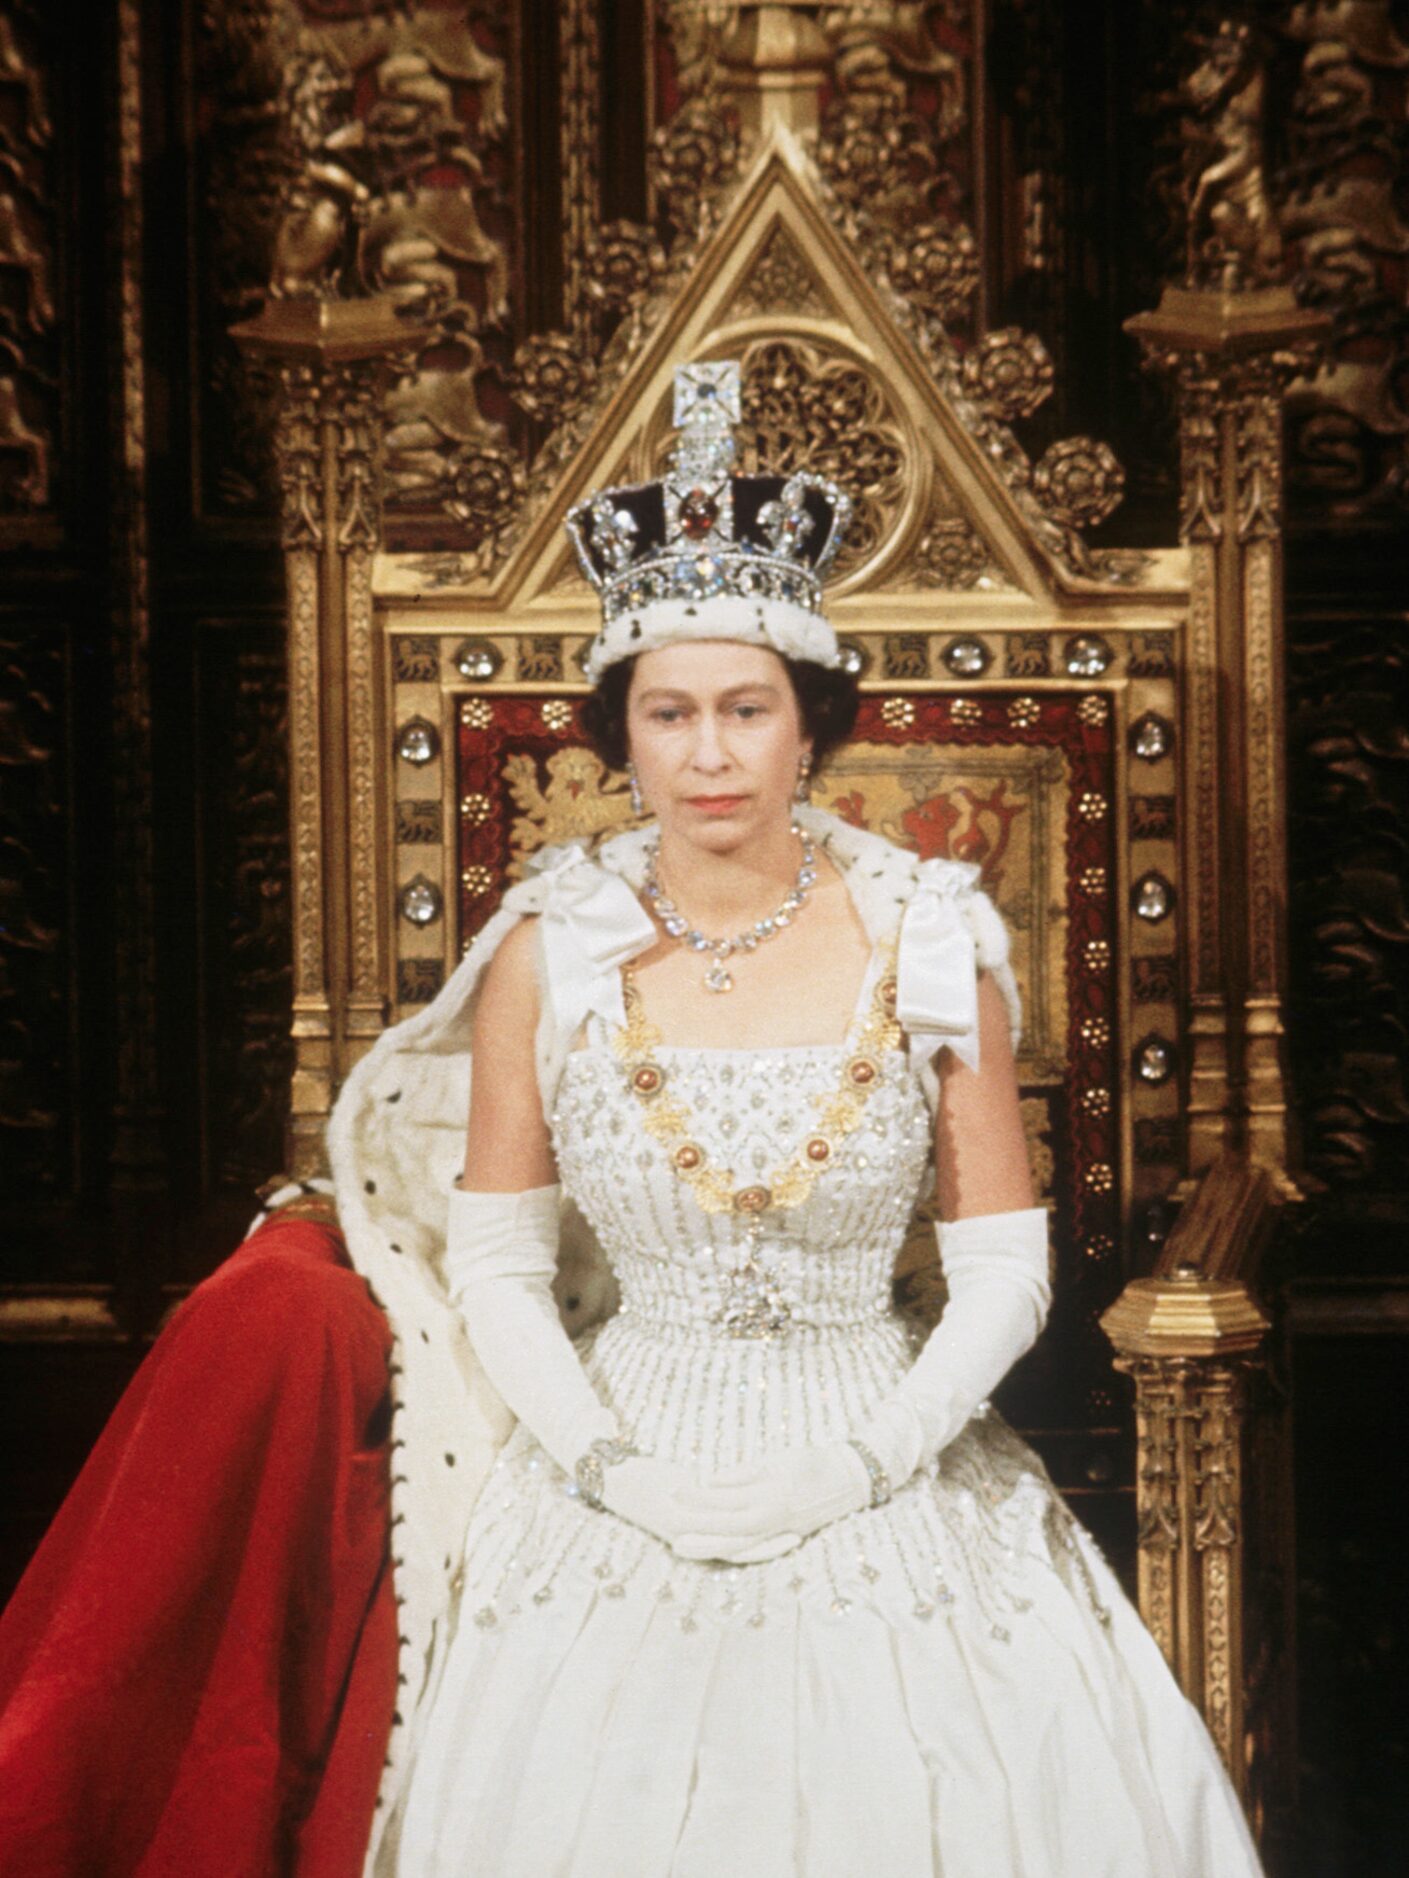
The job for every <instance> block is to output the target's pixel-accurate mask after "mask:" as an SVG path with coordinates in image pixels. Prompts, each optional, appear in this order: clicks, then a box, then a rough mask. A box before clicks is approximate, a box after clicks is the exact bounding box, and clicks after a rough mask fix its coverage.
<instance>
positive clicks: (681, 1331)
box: [391, 974, 1259, 1878]
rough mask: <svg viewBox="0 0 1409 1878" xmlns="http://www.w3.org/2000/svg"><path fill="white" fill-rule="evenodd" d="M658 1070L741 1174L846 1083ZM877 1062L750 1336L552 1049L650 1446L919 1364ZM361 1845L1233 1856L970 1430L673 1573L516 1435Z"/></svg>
mask: <svg viewBox="0 0 1409 1878" xmlns="http://www.w3.org/2000/svg"><path fill="white" fill-rule="evenodd" d="M873 975H874V974H873ZM592 1021H593V1024H594V1026H596V1025H597V1023H598V1020H596V1019H594V1020H592ZM653 1056H654V1058H655V1060H656V1061H657V1062H659V1063H660V1064H661V1065H662V1066H663V1067H664V1068H665V1070H666V1075H667V1079H668V1082H669V1085H670V1092H671V1095H672V1097H673V1098H674V1099H676V1100H683V1102H684V1103H685V1105H686V1107H687V1108H688V1110H689V1111H690V1113H691V1115H692V1117H693V1129H692V1133H693V1138H694V1139H695V1140H696V1141H698V1142H699V1143H700V1144H701V1145H702V1146H703V1147H704V1148H705V1150H706V1152H707V1153H708V1154H709V1156H710V1157H711V1160H712V1162H713V1164H714V1165H715V1166H722V1167H728V1168H730V1169H732V1170H733V1172H734V1176H735V1183H736V1184H738V1185H741V1184H743V1183H744V1182H745V1180H746V1179H747V1178H749V1177H753V1178H756V1179H759V1180H762V1179H764V1178H766V1176H767V1174H768V1172H769V1170H770V1169H773V1168H776V1167H777V1166H778V1164H779V1163H780V1161H782V1160H783V1159H784V1158H786V1156H787V1155H788V1154H789V1153H790V1152H791V1151H792V1150H793V1148H794V1147H795V1146H796V1145H797V1144H798V1143H799V1142H800V1141H801V1140H803V1139H805V1138H806V1136H807V1135H808V1134H809V1133H812V1132H815V1129H816V1126H817V1123H816V1120H815V1116H816V1113H817V1110H816V1108H815V1106H814V1099H815V1098H817V1097H825V1096H826V1095H828V1094H830V1093H831V1092H833V1091H834V1090H835V1089H836V1087H837V1082H838V1076H839V1073H840V1068H841V1065H842V1063H843V1061H844V1060H845V1058H844V1052H843V1047H842V1046H836V1047H828V1046H821V1047H810V1046H809V1047H802V1048H793V1049H774V1050H758V1051H742V1050H733V1049H658V1050H656V1051H654V1052H653ZM881 1072H882V1073H881V1076H880V1079H879V1082H878V1084H877V1086H876V1088H875V1092H874V1093H873V1094H872V1096H871V1098H870V1100H869V1102H868V1104H867V1106H866V1108H865V1111H864V1117H863V1120H862V1123H861V1125H860V1126H859V1127H858V1128H857V1129H856V1131H855V1132H854V1133H852V1134H851V1135H850V1136H848V1137H847V1139H846V1140H845V1141H844V1143H843V1144H842V1146H841V1148H840V1150H839V1151H838V1152H837V1154H836V1155H835V1157H834V1159H833V1162H832V1164H831V1165H830V1166H829V1168H828V1169H827V1171H826V1173H825V1174H823V1175H822V1176H821V1177H820V1178H819V1179H818V1180H817V1182H816V1184H815V1186H814V1187H813V1188H812V1191H811V1193H810V1195H809V1197H808V1198H807V1200H806V1201H805V1202H804V1203H803V1205H802V1206H801V1207H799V1208H797V1209H795V1210H794V1211H792V1212H789V1213H779V1214H773V1215H769V1216H768V1219H769V1224H768V1226H767V1235H768V1238H767V1244H768V1252H769V1260H770V1263H771V1264H772V1266H773V1267H774V1268H775V1270H776V1272H777V1273H778V1275H779V1276H780V1278H781V1279H782V1280H783V1282H784V1286H785V1289H786V1292H787V1294H788V1296H789V1298H790V1301H791V1305H792V1311H793V1316H792V1321H791V1325H790V1327H789V1329H788V1331H787V1333H786V1334H784V1335H782V1336H779V1337H776V1338H774V1339H768V1340H763V1339H757V1338H734V1337H731V1336H729V1335H727V1334H726V1333H725V1332H724V1331H723V1330H722V1329H721V1328H720V1326H719V1325H718V1324H717V1323H716V1322H715V1318H716V1314H717V1313H718V1312H719V1310H720V1308H721V1301H722V1298H723V1291H724V1287H723V1279H722V1277H721V1272H722V1270H723V1269H724V1268H725V1267H727V1266H728V1265H729V1264H731V1263H733V1262H734V1260H735V1258H736V1256H737V1243H736V1241H737V1234H736V1228H735V1226H734V1222H733V1220H732V1219H731V1218H730V1217H729V1216H728V1215H719V1214H706V1213H704V1212H703V1211H701V1209H700V1208H699V1207H698V1206H697V1204H696V1202H695V1200H694V1198H693V1196H692V1194H691V1193H690V1191H689V1189H688V1188H687V1187H686V1186H685V1185H684V1183H683V1182H682V1181H681V1180H680V1179H679V1177H678V1176H677V1175H676V1174H675V1173H674V1172H673V1171H672V1170H671V1168H670V1166H669V1165H668V1163H667V1160H666V1153H665V1149H664V1148H663V1147H662V1146H661V1145H660V1144H659V1143H657V1142H656V1141H655V1140H653V1139H652V1138H651V1137H650V1136H648V1135H647V1133H646V1132H645V1131H644V1129H643V1127H642V1114H641V1105H640V1102H639V1099H638V1098H637V1097H636V1096H635V1095H634V1094H633V1093H632V1092H631V1091H630V1090H629V1089H628V1088H627V1086H626V1077H625V1075H624V1073H623V1070H622V1066H621V1064H620V1062H619V1061H618V1060H617V1058H616V1056H615V1055H614V1054H613V1051H612V1049H611V1047H610V1044H609V1042H608V1040H607V1037H606V1034H605V1032H604V1031H601V1030H597V1029H594V1030H593V1031H592V1032H591V1033H589V1041H588V1045H587V1047H586V1048H585V1049H581V1050H579V1051H577V1052H576V1053H575V1054H574V1055H572V1056H571V1057H570V1058H569V1059H568V1064H567V1068H566V1071H565V1073H564V1077H563V1080H562V1083H561V1086H560V1091H559V1098H558V1103H557V1108H556V1112H555V1115H554V1134H555V1142H556V1148H557V1154H558V1162H559V1168H560V1172H561V1177H562V1180H563V1183H564V1185H565V1187H566V1189H567V1191H568V1192H569V1193H570V1195H571V1196H572V1198H573V1199H574V1200H575V1201H576V1202H577V1204H578V1205H579V1206H580V1208H581V1209H582V1211H583V1213H584V1214H585V1216H586V1217H587V1219H588V1220H589V1221H590V1222H591V1224H592V1226H593V1227H594V1229H595V1231H596V1233H597V1236H598V1238H599V1240H600V1241H601V1244H602V1246H603V1248H604V1249H605V1251H606V1253H607V1255H608V1257H609V1259H610V1261H611V1264H612V1266H613V1268H614V1270H615V1272H616V1275H617V1278H618V1280H619V1282H620V1286H621V1293H622V1306H621V1309H620V1311H619V1312H618V1313H617V1314H616V1315H615V1316H614V1317H613V1318H611V1319H610V1320H609V1321H608V1322H607V1323H606V1324H605V1325H604V1326H603V1327H602V1328H601V1329H600V1330H599V1331H598V1332H596V1333H595V1335H593V1334H590V1333H589V1336H588V1337H587V1338H584V1339H583V1341H582V1343H581V1344H580V1345H579V1348H580V1350H581V1352H582V1357H583V1362H584V1364H585V1366H586V1369H587V1373H588V1375H589V1376H590V1377H591V1379H592V1381H593V1383H594V1384H595V1386H596V1387H597V1389H598V1390H599V1391H600V1393H601V1395H602V1396H603V1398H604V1399H605V1400H607V1401H608V1402H610V1403H611V1405H612V1407H613V1408H614V1409H615V1410H616V1412H617V1414H618V1416H619V1417H620V1420H621V1424H622V1426H623V1428H624V1429H625V1430H627V1431H628V1432H629V1434H630V1436H631V1437H632V1438H634V1440H635V1441H636V1443H637V1445H638V1446H639V1447H641V1448H642V1449H643V1450H647V1451H650V1452H652V1453H655V1454H658V1455H666V1456H671V1457H674V1458H678V1459H681V1460H686V1461H690V1462H693V1463H697V1464H698V1465H699V1466H700V1467H703V1468H710V1467H714V1466H716V1465H722V1464H725V1463H731V1462H737V1461H741V1460H748V1459H752V1458H755V1457H758V1456H762V1455H766V1454H773V1453H776V1452H778V1451H779V1450H781V1449H786V1448H788V1447H790V1446H794V1445H797V1444H799V1443H808V1442H822V1441H828V1440H831V1439H834V1438H838V1437H844V1436H845V1435H846V1434H848V1433H849V1432H850V1431H851V1430H852V1429H854V1428H855V1427H857V1426H858V1424H859V1423H860V1422H861V1421H862V1420H863V1418H864V1417H865V1415H866V1414H867V1412H868V1410H869V1409H870V1408H871V1407H872V1405H873V1404H874V1403H875V1402H876V1401H877V1400H878V1399H879V1398H880V1397H881V1396H882V1395H884V1394H885V1393H886V1392H887V1391H888V1390H889V1389H890V1388H891V1387H892V1386H893V1385H894V1383H895V1381H896V1380H897V1378H898V1377H899V1376H900V1375H901V1374H902V1373H903V1372H904V1370H905V1369H906V1368H907V1367H908V1365H909V1364H910V1363H911V1361H913V1354H914V1351H913V1345H912V1341H911V1337H910V1335H909V1334H908V1333H907V1329H906V1327H905V1326H904V1324H903V1323H902V1322H901V1321H900V1320H899V1319H898V1318H897V1316H896V1315H895V1314H894V1313H893V1311H892V1309H891V1303H890V1279H891V1272H892V1269H893V1267H894V1264H895V1260H896V1255H897V1252H898V1250H899V1247H900V1243H901V1240H902V1238H903V1235H904V1232H905V1230H906V1227H907V1224H908V1221H909V1219H910V1215H911V1210H912V1206H913V1204H914V1202H915V1200H916V1198H917V1196H918V1195H919V1194H920V1192H921V1190H922V1188H923V1187H924V1185H925V1183H926V1182H927V1181H929V1180H931V1179H932V1168H931V1125H930V1119H929V1115H928V1111H927V1108H926V1105H925V1101H924V1098H923V1095H922V1092H921V1090H920V1087H919V1085H918V1083H917V1081H916V1080H915V1078H914V1075H913V1073H912V1071H911V1070H910V1068H909V1065H908V1061H907V1058H906V1056H905V1055H904V1054H903V1052H901V1051H898V1050H897V1051H888V1052H886V1053H885V1054H884V1056H883V1057H882V1058H881ZM809 1118H813V1119H811V1120H809ZM391 1840H392V1844H393V1846H395V1847H397V1851H396V1853H395V1860H396V1863H395V1869H396V1871H397V1873H398V1874H399V1875H400V1878H442V1875H443V1878H451V1875H452V1874H453V1875H454V1878H470V1875H471V1874H473V1875H474V1878H569V1875H571V1878H794V1875H795V1874H796V1875H797V1878H863V1875H864V1878H873V1875H876V1874H879V1875H881V1878H922V1875H924V1878H929V1875H930V1874H934V1875H935V1878H939V1875H940V1874H942V1878H1243V1875H1244V1874H1249V1873H1257V1872H1258V1870H1259V1866H1258V1861H1257V1856H1256V1853H1255V1851H1254V1849H1253V1845H1252V1842H1251V1839H1250V1837H1249V1835H1248V1832H1247V1829H1246V1827H1245V1825H1244V1823H1243V1818H1242V1815H1241V1813H1240V1811H1239V1808H1238V1804H1237V1800H1236V1798H1235V1796H1234V1794H1233V1791H1232V1788H1231V1786H1230V1784H1229V1782H1228V1780H1227V1778H1226V1776H1225V1774H1224V1772H1223V1769H1222V1767H1221V1765H1220V1763H1219V1760H1218V1757H1217V1754H1216V1752H1215V1750H1214V1747H1213V1744H1212V1741H1211V1739H1210V1737H1209V1735H1208V1733H1207V1731H1206V1730H1205V1728H1204V1726H1203V1723H1202V1721H1201V1720H1200V1718H1199V1716H1198V1714H1197V1713H1196V1711H1195V1710H1194V1709H1193V1707H1192V1706H1191V1705H1190V1703H1189V1702H1188V1701H1187V1700H1186V1699H1185V1697H1184V1695H1183V1694H1182V1693H1181V1691H1180V1690H1179V1688H1178V1685H1177V1684H1176V1683H1175V1681H1174V1679H1173V1677H1172V1676H1171V1674H1170V1672H1169V1670H1168V1668H1167V1667H1166V1665H1165V1662H1164V1659H1163V1657H1162V1656H1161V1654H1160V1651H1159V1649H1158V1646H1157V1645H1156V1644H1155V1642H1154V1640H1153V1638H1152V1637H1151V1636H1150V1634H1149V1633H1148V1631H1146V1630H1145V1628H1144V1627H1143V1625H1142V1624H1141V1622H1140V1620H1139V1618H1138V1616H1137V1615H1136V1613H1135V1611H1134V1609H1133V1608H1132V1606H1131V1605H1130V1604H1129V1602H1128V1601H1127V1600H1126V1598H1125V1596H1124V1595H1123V1593H1122V1592H1121V1590H1120V1588H1119V1586H1118V1585H1117V1583H1116V1581H1115V1579H1114V1577H1113V1576H1112V1574H1111V1572H1110V1570H1109V1568H1108V1567H1107V1565H1106V1564H1105V1562H1104V1560H1103V1559H1102V1557H1101V1555H1100V1553H1099V1552H1098V1551H1097V1550H1096V1548H1095V1546H1094V1544H1093V1543H1092V1541H1091V1540H1090V1539H1089V1538H1088V1537H1087V1536H1086V1534H1085V1533H1084V1531H1083V1530H1082V1528H1081V1527H1080V1526H1079V1525H1077V1523H1076V1522H1075V1521H1074V1519H1073V1518H1072V1516H1071V1515H1070V1513H1069V1512H1068V1511H1067V1509H1066V1506H1065V1504H1064V1503H1063V1501H1062V1500H1061V1499H1060V1497H1059V1496H1058V1494H1057V1493H1056V1491H1055V1489H1054V1488H1053V1486H1052V1485H1051V1482H1050V1481H1049V1479H1048V1477H1047V1475H1046V1473H1045V1471H1044V1469H1043V1466H1042V1463H1041V1461H1040V1460H1039V1459H1038V1458H1037V1456H1036V1455H1035V1454H1034V1453H1033V1452H1032V1451H1031V1450H1030V1449H1029V1448H1028V1447H1027V1446H1025V1445H1024V1443H1023V1442H1021V1441H1020V1440H1019V1439H1018V1438H1017V1436H1016V1435H1015V1434H1014V1433H1013V1432H1012V1430H1011V1429H1010V1428H1008V1427H1007V1425H1006V1424H1005V1423H1004V1422H1003V1421H1002V1419H1001V1418H1000V1417H999V1416H998V1415H997V1414H996V1413H993V1412H991V1411H989V1412H981V1413H980V1414H979V1415H978V1416H976V1417H975V1418H974V1420H973V1421H972V1422H971V1423H970V1424H969V1426H968V1428H967V1429H966V1430H965V1431H964V1433H963V1434H962V1435H960V1436H959V1438H958V1439H957V1440H956V1441H955V1442H954V1443H953V1444H952V1445H951V1446H950V1447H949V1448H948V1449H947V1450H946V1451H945V1453H944V1454H943V1455H941V1456H940V1459H939V1461H938V1463H937V1464H936V1465H935V1466H934V1467H932V1468H930V1469H928V1470H922V1471H921V1472H920V1473H919V1474H917V1475H916V1476H915V1478H914V1479H913V1480H911V1481H910V1482H909V1483H908V1484H907V1485H906V1486H905V1487H903V1488H902V1489H901V1490H900V1491H898V1492H897V1493H896V1494H895V1496H894V1497H893V1499H892V1500H891V1501H890V1503H889V1504H888V1505H886V1506H883V1507H880V1508H878V1509H875V1510H870V1509H868V1510H866V1511H863V1512H858V1513H855V1514H853V1515H851V1516H850V1517H848V1518H845V1519H842V1520H839V1521H837V1522H836V1523H834V1524H833V1525H831V1526H829V1527H826V1528H824V1529H823V1530H822V1531H821V1532H819V1533H817V1534H816V1535H814V1536H813V1537H811V1538H809V1539H807V1540H805V1541H804V1542H803V1544H802V1545H800V1546H799V1547H797V1548H796V1549H795V1550H794V1551H792V1552H791V1553H789V1554H787V1555H785V1556H784V1557H782V1558H779V1559H775V1560H772V1561H770V1562H769V1563H767V1564H763V1565H748V1566H729V1565H701V1564H694V1563H690V1562H686V1561H682V1560H679V1559H677V1558H675V1556H674V1555H673V1554H672V1553H671V1552H670V1550H669V1549H668V1548H667V1547H666V1546H665V1545H664V1544H663V1543H662V1542H660V1541H659V1540H657V1539H655V1538H654V1537H652V1536H651V1535H649V1534H647V1533H645V1532H642V1531H640V1530H638V1529H637V1528H635V1527H633V1526H630V1525H628V1524H626V1523H625V1522H624V1521H621V1520H619V1519H616V1518H614V1517H613V1516H611V1515H610V1514H603V1513H596V1512H592V1511H589V1510H588V1509H587V1508H586V1507H584V1506H583V1505H582V1504H581V1503H580V1502H579V1501H578V1499H577V1498H576V1497H575V1493H574V1492H572V1491H570V1490H569V1483H568V1482H567V1481H566V1479H565V1477H564V1476H563V1474H562V1473H561V1472H560V1471H559V1470H558V1469H557V1468H556V1467H555V1466H554V1464H553V1463H552V1462H551V1461H550V1460H549V1459H548V1458H547V1456H546V1455H545V1454H544V1453H543V1452H542V1450H541V1449H540V1448H539V1447H538V1445H537V1443H536V1442H535V1441H534V1440H533V1439H532V1438H531V1437H530V1436H529V1434H528V1433H527V1431H526V1430H525V1429H524V1428H523V1426H522V1425H521V1424H520V1425H518V1426H517V1427H516V1428H515V1430H514V1432H513V1434H512V1435H511V1437H510V1439H509V1441H508V1443H507V1444H506V1446H505V1447H504V1449H503V1450H502V1452H501V1454H500V1456H499V1458H498V1460H497V1462H496V1466H495V1469H494V1471H493V1472H492V1473H491V1475H490V1477H489V1480H488V1483H487V1484H486V1486H485V1489H484V1491H483V1493H482V1494H481V1496H480V1498H479V1501H478V1503H477V1505H476V1507H475V1509H474V1513H473V1515H472V1518H471V1521H470V1525H469V1530H468V1532H467V1534H466V1539H465V1556H464V1571H463V1579H462V1583H461V1588H460V1591H459V1603H458V1615H457V1624H456V1630H455V1633H454V1637H453V1641H452V1643H451V1646H450V1649H449V1651H448V1653H447V1657H446V1660H445V1668H444V1673H443V1676H442V1678H441V1681H440V1684H439V1686H438V1688H437V1689H435V1690H434V1691H432V1692H431V1693H430V1703H429V1709H428V1712H427V1718H426V1721H425V1724H424V1727H423V1728H422V1730H421V1731H420V1736H419V1740H418V1742H417V1743H416V1744H415V1747H414V1760H413V1765H412V1771H411V1776H410V1783H409V1787H408V1791H407V1795H406V1799H405V1801H404V1806H403V1811H402V1814H401V1817H400V1819H399V1820H398V1821H397V1822H395V1823H394V1826H393V1831H392V1835H391Z"/></svg>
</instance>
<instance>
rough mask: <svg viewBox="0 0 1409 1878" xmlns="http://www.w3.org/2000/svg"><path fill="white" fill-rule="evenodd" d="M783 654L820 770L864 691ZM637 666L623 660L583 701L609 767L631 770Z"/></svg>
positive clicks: (586, 726)
mask: <svg viewBox="0 0 1409 1878" xmlns="http://www.w3.org/2000/svg"><path fill="white" fill-rule="evenodd" d="M779 657H780V658H782V660H783V664H784V665H785V666H786V668H787V673H788V678H789V679H790V681H791V683H792V688H793V696H794V697H795V698H796V699H797V708H798V711H799V713H800V714H801V717H802V727H803V730H804V732H805V733H806V735H807V736H809V737H810V738H811V739H812V767H813V769H814V770H819V769H821V767H822V765H823V764H824V763H825V762H826V760H827V758H828V757H829V756H830V755H831V754H832V752H833V751H834V750H835V749H836V748H837V747H838V745H840V744H843V743H845V742H846V740H847V738H848V737H849V736H850V735H851V732H852V727H853V726H854V724H855V723H856V713H857V710H858V708H859V706H860V703H861V695H860V692H859V691H858V689H857V684H856V679H855V676H854V675H853V674H852V673H851V672H844V671H840V670H837V671H834V670H831V669H829V668H828V667H827V666H825V665H814V664H813V662H812V660H811V659H790V658H787V657H785V656H784V655H783V654H782V653H780V654H779ZM635 668H636V658H635V657H632V658H629V659H618V660H617V662H616V664H615V665H609V666H608V667H607V669H606V670H605V671H604V672H603V673H602V676H601V678H600V680H599V681H598V684H597V688H596V690H595V691H592V692H590V693H589V694H588V696H587V697H585V698H584V699H583V701H582V712H581V723H582V729H583V732H584V734H585V735H586V738H587V741H588V743H589V744H591V746H592V748H593V749H594V750H595V751H596V753H597V755H598V756H599V757H601V759H602V761H603V762H604V763H605V764H606V765H607V767H608V768H609V769H625V768H626V759H627V755H628V750H627V742H626V699H627V694H628V693H629V691H630V690H631V674H632V672H633V671H634V670H635Z"/></svg>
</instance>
